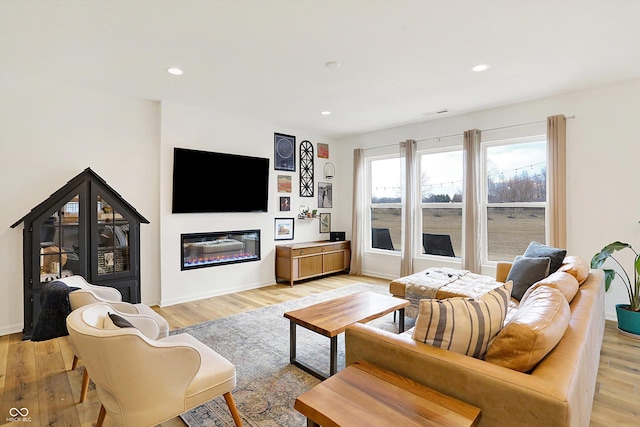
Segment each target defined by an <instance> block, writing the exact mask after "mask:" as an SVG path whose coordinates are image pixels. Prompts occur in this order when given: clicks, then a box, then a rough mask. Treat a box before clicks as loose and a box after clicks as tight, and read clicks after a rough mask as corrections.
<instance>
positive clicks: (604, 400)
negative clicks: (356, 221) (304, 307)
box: [0, 275, 640, 427]
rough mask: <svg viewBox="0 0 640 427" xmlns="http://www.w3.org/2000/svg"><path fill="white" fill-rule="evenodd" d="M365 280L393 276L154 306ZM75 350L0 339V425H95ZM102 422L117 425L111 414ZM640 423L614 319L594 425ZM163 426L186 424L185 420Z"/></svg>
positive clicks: (171, 312)
mask: <svg viewBox="0 0 640 427" xmlns="http://www.w3.org/2000/svg"><path fill="white" fill-rule="evenodd" d="M358 282H367V283H374V284H379V285H380V286H387V285H388V281H387V280H383V279H376V278H372V277H362V276H349V275H337V276H329V277H325V278H322V279H318V280H312V281H307V282H302V283H298V284H296V285H295V286H293V287H289V286H288V285H285V284H278V285H272V286H268V287H265V288H260V289H255V290H249V291H243V292H238V293H235V294H230V295H223V296H219V297H213V298H207V299H203V300H199V301H194V302H189V303H184V304H178V305H174V306H170V307H163V308H159V307H154V308H155V309H156V311H157V312H158V313H160V314H161V315H162V316H163V317H165V318H166V319H167V321H168V322H169V324H170V326H171V329H172V330H173V329H177V328H182V327H185V326H190V325H194V324H197V323H201V322H204V321H207V320H211V319H216V318H221V317H226V316H229V315H232V314H236V313H241V312H245V311H249V310H254V309H257V308H260V307H264V306H268V305H272V304H277V303H280V302H284V301H289V300H292V299H296V298H301V297H303V296H306V295H310V294H313V293H318V292H324V291H327V290H330V289H336V288H340V287H343V286H348V285H351V284H353V283H358ZM72 359H73V354H72V352H71V349H70V348H69V344H68V341H67V338H66V337H64V338H57V339H53V340H49V341H44V342H37V343H34V342H31V341H22V334H12V335H5V336H1V337H0V390H1V391H2V392H1V393H0V395H1V396H2V398H1V399H2V400H0V426H8V425H12V426H15V425H29V426H30V427H38V426H70V427H75V426H92V425H95V422H96V420H97V417H98V411H99V408H100V403H99V402H98V399H97V396H96V393H95V388H94V387H93V385H92V386H91V387H90V388H89V393H88V395H87V400H86V401H85V402H84V403H82V404H77V403H76V402H77V401H78V399H79V396H80V383H81V380H82V372H83V369H84V368H83V367H82V364H80V366H79V367H78V368H77V369H75V370H74V371H70V370H69V369H70V368H71V362H72ZM13 407H15V408H27V409H28V410H29V417H30V418H31V422H29V423H21V424H16V423H13V422H11V421H9V420H7V418H9V417H10V415H9V411H10V409H11V408H13ZM104 425H105V427H111V426H113V425H114V424H113V423H112V422H111V420H110V419H109V417H108V416H107V418H106V419H105V423H104ZM637 425H640V341H637V340H633V339H631V338H627V337H624V336H622V335H620V334H618V333H617V331H616V329H615V323H614V322H607V326H606V329H605V333H604V341H603V345H602V351H601V357H600V367H599V371H598V384H597V389H596V396H595V399H594V403H593V411H592V413H591V426H592V427H605V426H607V427H610V426H629V427H631V426H637ZM162 426H163V427H177V426H184V423H183V422H182V420H181V419H180V418H174V419H172V420H169V421H167V422H165V423H163V424H162Z"/></svg>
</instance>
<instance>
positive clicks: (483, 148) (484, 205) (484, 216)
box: [463, 134, 549, 266]
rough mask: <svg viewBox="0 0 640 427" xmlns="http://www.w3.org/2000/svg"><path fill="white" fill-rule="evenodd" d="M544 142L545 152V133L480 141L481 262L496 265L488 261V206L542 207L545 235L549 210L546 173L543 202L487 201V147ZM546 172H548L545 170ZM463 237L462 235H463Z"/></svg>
mask: <svg viewBox="0 0 640 427" xmlns="http://www.w3.org/2000/svg"><path fill="white" fill-rule="evenodd" d="M541 141H544V143H545V154H546V153H548V150H549V141H548V140H547V135H546V134H536V135H530V136H522V137H516V138H503V139H496V140H491V141H482V142H481V143H480V165H481V171H480V173H481V175H482V176H481V180H482V181H481V194H480V197H481V199H480V200H481V202H480V203H481V208H480V237H481V248H480V257H481V264H482V265H488V266H496V265H497V264H498V261H490V260H489V230H488V210H489V208H509V207H513V208H520V207H530V208H544V215H545V218H544V231H545V236H546V235H547V227H548V224H547V215H548V212H549V198H548V188H549V183H548V175H547V179H545V182H546V186H547V193H546V194H547V196H546V201H545V202H506V203H496V202H491V203H490V202H489V183H488V168H487V160H488V153H487V151H488V149H489V148H492V147H499V146H505V145H516V144H524V143H528V142H541ZM546 168H547V171H548V170H549V165H548V164H547V165H546ZM547 174H548V172H547ZM463 239H464V236H463Z"/></svg>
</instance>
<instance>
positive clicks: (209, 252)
mask: <svg viewBox="0 0 640 427" xmlns="http://www.w3.org/2000/svg"><path fill="white" fill-rule="evenodd" d="M181 240H182V266H181V270H190V269H193V268H203V267H215V266H218V265H224V264H234V263H238V262H249V261H258V260H260V230H242V231H221V232H211V233H193V234H182V235H181Z"/></svg>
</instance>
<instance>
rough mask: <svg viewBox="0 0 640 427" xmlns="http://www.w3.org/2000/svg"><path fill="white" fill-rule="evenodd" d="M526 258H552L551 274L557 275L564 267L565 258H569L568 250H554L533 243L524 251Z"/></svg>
mask: <svg viewBox="0 0 640 427" xmlns="http://www.w3.org/2000/svg"><path fill="white" fill-rule="evenodd" d="M524 256H528V257H549V258H551V265H550V266H549V274H551V273H555V272H556V270H558V268H560V266H561V265H562V261H564V257H565V256H567V250H566V249H558V248H553V247H551V246H547V245H543V244H542V243H538V242H531V243H529V246H528V247H527V250H526V251H524Z"/></svg>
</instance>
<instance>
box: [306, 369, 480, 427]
mask: <svg viewBox="0 0 640 427" xmlns="http://www.w3.org/2000/svg"><path fill="white" fill-rule="evenodd" d="M294 408H295V409H296V410H297V411H298V412H300V413H301V414H303V415H304V416H306V417H307V427H316V426H318V425H321V426H322V427H338V426H349V427H370V426H402V427H418V426H420V427H424V426H440V427H442V426H467V427H470V426H475V425H477V424H478V422H479V421H480V409H479V408H476V407H475V406H472V405H470V404H468V403H465V402H462V401H460V400H458V399H454V398H453V397H450V396H447V395H444V394H442V393H439V392H437V391H435V390H432V389H430V388H429V387H426V386H424V385H422V384H419V383H417V382H415V381H412V380H410V379H408V378H405V377H403V376H400V375H398V374H395V373H393V372H391V371H387V370H386V369H382V368H379V367H377V366H375V365H373V364H371V363H367V362H363V361H361V362H357V363H354V364H353V365H350V366H347V368H346V369H344V370H342V371H340V372H339V373H337V374H336V375H334V376H332V377H331V378H329V379H327V380H325V381H323V382H321V383H320V384H318V385H316V386H315V387H313V388H312V389H311V390H309V391H307V392H306V393H304V394H302V395H300V396H299V397H298V398H297V399H296V402H295V404H294Z"/></svg>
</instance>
